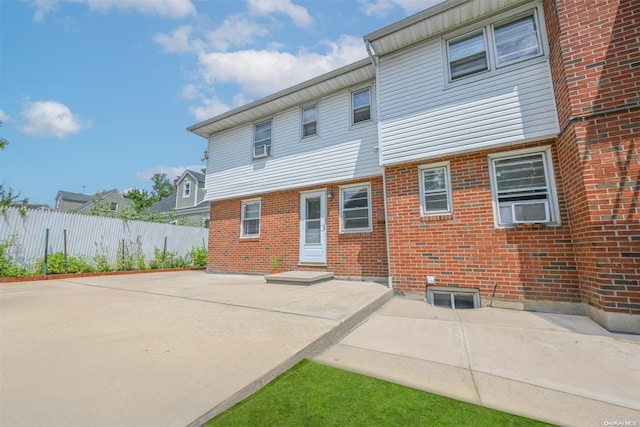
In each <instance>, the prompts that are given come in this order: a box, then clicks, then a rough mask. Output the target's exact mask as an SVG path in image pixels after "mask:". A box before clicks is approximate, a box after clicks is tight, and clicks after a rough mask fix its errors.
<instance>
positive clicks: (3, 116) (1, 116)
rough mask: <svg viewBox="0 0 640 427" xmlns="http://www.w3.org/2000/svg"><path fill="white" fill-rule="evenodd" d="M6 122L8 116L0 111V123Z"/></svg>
mask: <svg viewBox="0 0 640 427" xmlns="http://www.w3.org/2000/svg"><path fill="white" fill-rule="evenodd" d="M7 120H9V115H8V114H7V113H5V112H4V111H2V110H0V122H6V121H7Z"/></svg>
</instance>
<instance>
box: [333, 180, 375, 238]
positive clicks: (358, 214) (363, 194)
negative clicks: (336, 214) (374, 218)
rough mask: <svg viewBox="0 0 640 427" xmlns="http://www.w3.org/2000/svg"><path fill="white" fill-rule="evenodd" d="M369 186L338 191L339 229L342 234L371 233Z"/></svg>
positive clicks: (358, 186) (344, 188) (343, 188)
mask: <svg viewBox="0 0 640 427" xmlns="http://www.w3.org/2000/svg"><path fill="white" fill-rule="evenodd" d="M370 196H371V187H370V186H369V184H364V185H357V186H349V187H342V188H341V189H340V229H341V231H342V232H343V233H350V232H362V231H371V197H370Z"/></svg>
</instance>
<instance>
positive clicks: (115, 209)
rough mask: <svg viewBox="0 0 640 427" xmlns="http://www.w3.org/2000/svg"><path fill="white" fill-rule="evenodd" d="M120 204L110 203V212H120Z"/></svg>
mask: <svg viewBox="0 0 640 427" xmlns="http://www.w3.org/2000/svg"><path fill="white" fill-rule="evenodd" d="M118 207H119V206H118V202H111V203H109V210H110V211H112V212H118Z"/></svg>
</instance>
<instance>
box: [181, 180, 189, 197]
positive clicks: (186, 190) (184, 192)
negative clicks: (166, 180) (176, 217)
mask: <svg viewBox="0 0 640 427" xmlns="http://www.w3.org/2000/svg"><path fill="white" fill-rule="evenodd" d="M190 195H191V181H186V182H185V183H184V184H182V197H189V196H190Z"/></svg>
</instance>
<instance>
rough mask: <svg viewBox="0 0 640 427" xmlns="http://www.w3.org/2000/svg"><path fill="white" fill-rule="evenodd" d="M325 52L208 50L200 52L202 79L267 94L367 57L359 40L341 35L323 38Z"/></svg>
mask: <svg viewBox="0 0 640 427" xmlns="http://www.w3.org/2000/svg"><path fill="white" fill-rule="evenodd" d="M323 44H324V45H326V46H327V47H328V49H327V52H326V53H324V54H321V53H312V52H309V51H306V50H302V51H300V52H298V53H297V54H292V53H288V52H278V51H273V50H242V51H236V52H211V53H203V54H200V55H199V58H198V61H199V65H200V73H201V75H202V78H203V79H204V80H205V82H207V83H209V84H214V83H235V84H237V85H239V86H240V87H241V88H242V89H243V90H244V91H246V92H248V93H250V94H252V95H259V96H260V95H266V94H269V93H272V92H275V91H278V90H280V89H284V88H286V87H289V86H292V85H294V84H296V83H300V82H303V81H305V80H308V79H310V78H312V77H315V76H318V75H320V74H323V73H326V72H329V71H331V70H334V69H336V68H339V67H341V66H344V65H347V64H350V63H352V62H355V61H357V60H359V59H362V58H365V57H366V55H367V54H366V51H365V48H364V44H363V43H362V40H361V39H360V38H357V37H351V36H342V37H341V38H340V39H339V40H338V41H336V42H324V43H323Z"/></svg>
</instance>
